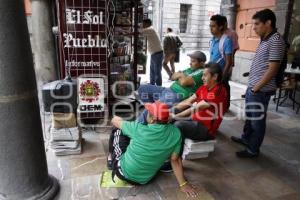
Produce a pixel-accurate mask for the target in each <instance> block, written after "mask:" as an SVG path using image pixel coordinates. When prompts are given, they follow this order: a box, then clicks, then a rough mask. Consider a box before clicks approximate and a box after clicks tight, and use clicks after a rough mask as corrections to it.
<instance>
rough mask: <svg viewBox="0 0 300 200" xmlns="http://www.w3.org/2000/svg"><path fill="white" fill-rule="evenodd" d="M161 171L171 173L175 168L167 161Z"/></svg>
mask: <svg viewBox="0 0 300 200" xmlns="http://www.w3.org/2000/svg"><path fill="white" fill-rule="evenodd" d="M159 171H161V172H165V173H169V172H172V171H173V169H172V165H171V163H170V162H165V163H164V164H163V166H161V168H160V170H159Z"/></svg>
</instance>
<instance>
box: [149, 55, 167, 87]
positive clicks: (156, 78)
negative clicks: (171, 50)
mask: <svg viewBox="0 0 300 200" xmlns="http://www.w3.org/2000/svg"><path fill="white" fill-rule="evenodd" d="M163 57H164V53H163V51H161V52H157V53H154V54H152V55H151V60H150V84H151V85H157V86H161V85H162V77H161V69H162V62H163Z"/></svg>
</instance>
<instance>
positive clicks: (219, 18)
mask: <svg viewBox="0 0 300 200" xmlns="http://www.w3.org/2000/svg"><path fill="white" fill-rule="evenodd" d="M210 20H211V21H215V22H216V23H217V25H218V26H222V27H223V29H222V30H224V28H225V23H226V21H225V19H224V16H222V15H213V16H211V18H210ZM226 20H227V19H226Z"/></svg>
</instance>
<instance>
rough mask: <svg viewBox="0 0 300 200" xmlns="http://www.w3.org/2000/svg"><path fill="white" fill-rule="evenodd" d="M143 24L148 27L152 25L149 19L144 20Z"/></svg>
mask: <svg viewBox="0 0 300 200" xmlns="http://www.w3.org/2000/svg"><path fill="white" fill-rule="evenodd" d="M143 23H145V24H148V25H149V26H151V25H152V21H151V19H144V20H143Z"/></svg>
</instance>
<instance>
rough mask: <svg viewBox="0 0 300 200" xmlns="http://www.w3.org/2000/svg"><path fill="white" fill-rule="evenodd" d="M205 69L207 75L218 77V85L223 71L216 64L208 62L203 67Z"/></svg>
mask: <svg viewBox="0 0 300 200" xmlns="http://www.w3.org/2000/svg"><path fill="white" fill-rule="evenodd" d="M204 68H205V69H208V70H209V73H210V74H211V75H212V76H213V75H215V74H217V75H218V78H217V82H218V83H220V82H221V81H222V78H223V77H222V75H223V71H222V68H221V66H220V65H219V64H218V63H214V62H209V63H207V64H206V65H205V67H204Z"/></svg>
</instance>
